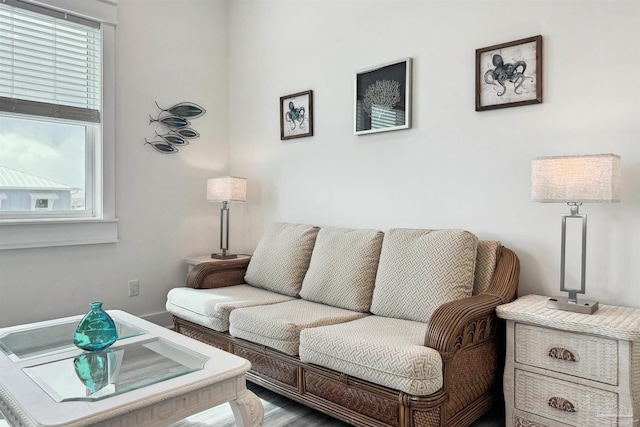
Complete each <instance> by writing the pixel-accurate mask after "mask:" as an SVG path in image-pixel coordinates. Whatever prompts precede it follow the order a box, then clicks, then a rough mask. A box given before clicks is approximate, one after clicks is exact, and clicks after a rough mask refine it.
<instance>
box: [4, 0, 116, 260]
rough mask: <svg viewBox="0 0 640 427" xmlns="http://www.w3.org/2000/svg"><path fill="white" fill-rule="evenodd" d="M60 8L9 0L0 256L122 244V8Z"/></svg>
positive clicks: (106, 2) (111, 0) (98, 3)
mask: <svg viewBox="0 0 640 427" xmlns="http://www.w3.org/2000/svg"><path fill="white" fill-rule="evenodd" d="M47 3H49V4H51V6H48V5H47ZM59 4H60V2H59V1H55V0H38V1H37V2H36V1H33V0H2V1H0V237H2V238H1V239H0V240H2V241H1V242H0V249H12V248H18V247H38V246H57V245H58V244H63V245H66V244H86V243H103V242H114V241H117V227H116V222H117V220H116V219H115V217H114V214H115V212H114V202H115V194H114V191H115V190H114V189H115V176H114V170H115V167H114V164H113V157H114V156H113V152H114V142H113V139H114V129H113V123H114V120H113V119H114V93H115V90H114V81H113V80H114V69H113V66H114V41H115V20H116V16H117V9H116V2H115V0H83V1H82V2H69V3H67V4H69V5H71V7H73V8H74V9H76V10H73V11H71V10H61V9H60V8H59V7H58V6H59ZM87 17H91V18H87ZM94 18H95V19H94ZM34 223H38V224H40V225H38V226H37V227H36V228H37V229H38V232H37V234H38V236H42V235H46V234H47V233H48V232H45V233H43V232H42V231H43V230H51V232H50V233H48V234H49V235H50V236H49V237H45V238H44V240H41V241H38V242H35V243H34V242H27V243H25V242H22V241H21V239H22V237H21V236H22V235H25V233H26V234H29V233H35V231H34V232H30V231H29V229H30V228H31V229H33V228H34V227H33V224H34ZM63 224H64V225H63ZM88 224H89V225H88ZM76 225H77V226H76ZM63 230H64V231H63ZM94 231H95V232H94ZM70 235H73V236H70ZM38 238H39V237H38ZM22 240H25V239H22ZM26 240H29V239H26Z"/></svg>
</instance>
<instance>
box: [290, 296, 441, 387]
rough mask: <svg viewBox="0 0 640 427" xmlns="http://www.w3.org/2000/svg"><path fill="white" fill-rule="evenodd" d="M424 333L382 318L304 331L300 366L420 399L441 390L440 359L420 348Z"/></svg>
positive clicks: (414, 326)
mask: <svg viewBox="0 0 640 427" xmlns="http://www.w3.org/2000/svg"><path fill="white" fill-rule="evenodd" d="M284 304H287V303H284ZM426 332H427V324H426V323H420V322H413V321H410V320H400V319H391V318H386V317H381V316H367V317H365V318H362V319H358V320H355V321H352V322H347V323H342V324H339V325H333V326H324V327H320V328H310V329H305V330H303V331H302V333H301V334H300V360H302V361H303V362H309V363H314V364H316V365H321V366H325V367H327V368H330V369H334V370H336V371H338V372H344V373H346V374H348V375H352V376H354V377H357V378H361V379H363V380H366V381H371V382H373V383H376V384H380V385H383V386H386V387H391V388H393V389H397V390H402V391H404V392H406V393H410V394H415V395H419V396H425V395H428V394H431V393H434V392H436V391H438V390H439V389H440V388H441V387H442V358H441V357H440V353H438V352H437V351H436V350H433V349H431V348H429V347H425V346H424V337H425V334H426Z"/></svg>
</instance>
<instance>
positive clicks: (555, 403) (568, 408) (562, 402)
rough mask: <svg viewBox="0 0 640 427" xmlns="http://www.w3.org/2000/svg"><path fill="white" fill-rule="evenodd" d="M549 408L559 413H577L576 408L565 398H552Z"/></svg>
mask: <svg viewBox="0 0 640 427" xmlns="http://www.w3.org/2000/svg"><path fill="white" fill-rule="evenodd" d="M547 403H548V404H549V406H551V407H552V408H554V409H557V410H559V411H564V412H576V407H575V406H574V405H573V403H571V402H570V401H568V400H567V399H565V398H564V397H551V398H549V401H548V402H547Z"/></svg>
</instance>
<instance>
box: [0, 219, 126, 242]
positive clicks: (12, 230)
mask: <svg viewBox="0 0 640 427" xmlns="http://www.w3.org/2000/svg"><path fill="white" fill-rule="evenodd" d="M117 241H118V220H117V219H77V220H75V219H73V220H72V219H59V220H58V219H48V220H15V221H11V220H6V221H0V250H5V249H26V248H46V247H52V246H73V245H96V244H102V243H116V242H117Z"/></svg>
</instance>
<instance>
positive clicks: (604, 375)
mask: <svg viewBox="0 0 640 427" xmlns="http://www.w3.org/2000/svg"><path fill="white" fill-rule="evenodd" d="M515 335H516V340H515V359H516V362H518V363H523V364H525V365H530V366H535V367H538V368H543V369H549V370H551V371H556V372H561V373H563V374H567V375H573V376H576V377H580V378H586V379H589V380H594V381H599V382H603V383H606V384H611V385H617V384H618V342H617V341H616V340H613V339H608V338H601V337H593V336H590V335H582V334H577V333H572V332H562V331H558V330H555V329H547V328H542V327H538V326H532V325H527V324H523V323H516V324H515Z"/></svg>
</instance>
